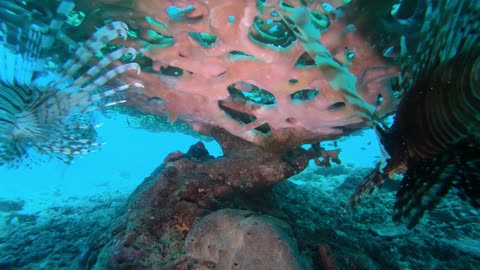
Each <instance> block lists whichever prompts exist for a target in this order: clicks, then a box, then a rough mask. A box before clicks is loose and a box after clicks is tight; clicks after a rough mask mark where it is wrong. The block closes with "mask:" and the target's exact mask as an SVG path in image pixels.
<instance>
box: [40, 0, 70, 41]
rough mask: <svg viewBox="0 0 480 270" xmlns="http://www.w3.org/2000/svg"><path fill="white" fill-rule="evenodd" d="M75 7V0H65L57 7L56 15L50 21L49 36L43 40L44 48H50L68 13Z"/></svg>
mask: <svg viewBox="0 0 480 270" xmlns="http://www.w3.org/2000/svg"><path fill="white" fill-rule="evenodd" d="M74 7H75V3H74V1H73V0H63V1H62V2H61V3H60V5H59V6H58V8H57V12H56V16H55V18H53V20H52V21H51V22H50V26H49V28H48V29H49V31H48V36H46V37H45V40H44V41H43V44H42V48H44V49H49V48H51V47H52V45H53V43H54V42H55V37H57V36H58V34H59V33H60V30H61V27H62V25H63V23H64V22H65V21H66V20H67V17H68V14H69V13H70V12H71V11H72V10H73V8H74Z"/></svg>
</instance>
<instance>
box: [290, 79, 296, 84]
mask: <svg viewBox="0 0 480 270" xmlns="http://www.w3.org/2000/svg"><path fill="white" fill-rule="evenodd" d="M288 82H289V83H290V84H296V83H298V80H297V79H290V80H288Z"/></svg>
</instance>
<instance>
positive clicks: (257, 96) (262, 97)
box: [227, 82, 277, 105]
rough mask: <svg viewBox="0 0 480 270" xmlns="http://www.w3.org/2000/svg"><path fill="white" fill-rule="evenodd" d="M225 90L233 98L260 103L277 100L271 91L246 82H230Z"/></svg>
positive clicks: (266, 103)
mask: <svg viewBox="0 0 480 270" xmlns="http://www.w3.org/2000/svg"><path fill="white" fill-rule="evenodd" d="M227 90H228V92H229V93H230V96H231V97H232V98H233V99H235V100H243V101H244V102H247V101H250V102H253V103H256V104H260V105H272V104H275V103H276V102H277V101H276V99H275V96H274V95H273V94H272V93H270V92H268V91H267V90H264V89H261V88H259V87H258V86H255V85H253V84H250V83H247V82H237V83H234V84H231V85H229V86H228V87H227Z"/></svg>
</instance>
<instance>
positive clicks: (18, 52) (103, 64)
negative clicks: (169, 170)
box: [0, 0, 142, 167]
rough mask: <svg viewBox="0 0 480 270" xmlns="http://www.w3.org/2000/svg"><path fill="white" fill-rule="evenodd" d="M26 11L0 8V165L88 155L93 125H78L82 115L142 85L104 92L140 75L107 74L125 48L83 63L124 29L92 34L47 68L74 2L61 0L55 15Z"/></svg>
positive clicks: (20, 5) (12, 0)
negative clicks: (34, 156)
mask: <svg viewBox="0 0 480 270" xmlns="http://www.w3.org/2000/svg"><path fill="white" fill-rule="evenodd" d="M34 5H35V4H34V3H28V2H27V1H16V0H8V1H6V0H3V1H1V2H0V165H9V166H12V167H17V166H18V165H19V164H21V163H22V161H25V160H27V159H29V156H30V155H29V153H31V151H32V150H33V152H39V153H41V154H46V155H47V156H49V157H56V158H58V159H61V160H63V161H65V162H67V163H69V162H71V161H72V160H73V158H74V157H75V156H76V155H78V154H83V153H87V152H91V151H94V150H95V149H97V148H98V147H99V145H100V144H99V143H96V142H95V132H92V130H93V128H95V127H96V125H93V124H84V123H82V122H81V121H82V116H84V115H86V113H87V112H90V111H93V110H95V109H97V108H103V107H107V106H111V105H115V104H118V103H121V102H123V100H122V99H118V98H117V99H114V97H116V96H115V95H116V94H117V93H120V92H121V91H124V90H126V89H129V88H132V87H142V85H141V84H140V83H131V84H124V85H120V86H117V87H114V88H107V86H106V84H107V83H108V82H109V81H111V80H112V79H114V78H115V77H116V76H117V75H119V74H121V73H123V72H126V71H128V70H136V71H137V72H139V71H140V67H139V65H138V64H137V63H133V62H132V63H127V64H123V65H117V66H116V67H111V68H108V67H109V66H111V65H113V62H115V61H116V60H118V59H119V58H121V57H123V56H126V55H131V56H132V57H134V56H135V54H136V50H135V49H133V48H121V49H118V50H117V51H114V52H112V53H110V54H108V55H106V56H105V57H104V58H102V59H101V60H99V61H96V62H94V64H91V62H93V61H95V54H96V53H98V52H99V51H100V49H101V48H102V47H104V46H105V44H106V43H107V42H109V41H111V40H114V39H116V38H126V37H127V30H128V29H127V26H126V25H125V24H124V23H122V22H119V21H115V22H112V23H110V24H108V25H106V26H104V27H102V28H100V29H98V30H97V31H96V32H95V33H94V34H93V36H92V37H91V38H90V39H89V40H87V41H86V42H84V43H83V44H82V45H80V46H78V48H77V49H76V50H75V51H74V53H73V55H72V56H70V58H69V59H68V60H67V61H66V62H65V63H63V64H62V65H57V66H55V65H54V60H52V57H51V55H55V53H56V52H57V50H55V51H54V50H53V49H52V46H53V45H54V44H55V41H56V39H57V38H58V36H59V34H61V32H62V26H63V25H64V23H65V21H66V20H67V18H68V16H69V15H71V14H70V13H71V12H72V11H73V8H74V6H75V4H74V2H73V0H63V1H61V2H60V4H59V5H58V7H57V9H56V12H55V13H54V12H50V13H48V12H47V10H46V9H44V8H42V7H38V6H40V5H38V3H37V6H34ZM52 13H53V15H52ZM48 15H50V17H49V16H48ZM49 54H50V55H49ZM52 64H53V65H52ZM52 66H53V67H52ZM58 66H60V67H58ZM105 69H107V71H105ZM112 99H113V101H112Z"/></svg>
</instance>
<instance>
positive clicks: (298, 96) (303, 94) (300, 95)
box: [290, 88, 319, 101]
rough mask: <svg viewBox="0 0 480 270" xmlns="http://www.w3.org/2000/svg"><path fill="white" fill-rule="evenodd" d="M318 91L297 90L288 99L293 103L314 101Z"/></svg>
mask: <svg viewBox="0 0 480 270" xmlns="http://www.w3.org/2000/svg"><path fill="white" fill-rule="evenodd" d="M318 92H319V91H318V89H317V88H315V89H303V90H299V91H297V92H295V93H293V94H290V98H291V99H292V100H293V101H305V100H311V99H314V98H315V97H316V96H317V95H318Z"/></svg>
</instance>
